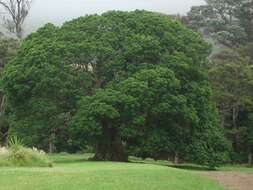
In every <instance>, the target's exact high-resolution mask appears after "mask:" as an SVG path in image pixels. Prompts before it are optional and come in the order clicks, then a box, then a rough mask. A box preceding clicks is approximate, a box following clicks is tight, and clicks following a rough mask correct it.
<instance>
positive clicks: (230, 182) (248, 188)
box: [201, 172, 253, 190]
mask: <svg viewBox="0 0 253 190" xmlns="http://www.w3.org/2000/svg"><path fill="white" fill-rule="evenodd" d="M201 174H202V175H204V176H206V177H210V178H212V179H215V180H217V181H219V182H220V183H221V184H222V185H224V186H226V187H228V188H230V189H231V190H253V173H252V174H251V173H240V172H201Z"/></svg>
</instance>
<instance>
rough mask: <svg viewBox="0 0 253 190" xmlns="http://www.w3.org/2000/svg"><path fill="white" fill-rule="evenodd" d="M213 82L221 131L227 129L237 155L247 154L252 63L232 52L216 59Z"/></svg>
mask: <svg viewBox="0 0 253 190" xmlns="http://www.w3.org/2000/svg"><path fill="white" fill-rule="evenodd" d="M210 79H211V81H212V84H213V88H214V92H215V95H214V98H215V101H216V103H217V106H218V108H219V111H220V118H221V127H222V128H226V130H227V136H228V138H230V139H231V141H232V142H233V146H234V150H235V152H237V153H242V152H243V151H246V152H247V151H248V150H244V149H243V147H242V146H244V145H243V141H244V138H245V137H244V132H245V131H248V129H245V125H244V123H245V121H244V120H246V118H245V117H246V116H245V114H246V115H248V110H251V107H252V89H253V73H252V67H251V66H250V62H249V59H247V58H245V57H243V56H241V55H240V54H239V53H238V52H235V51H231V50H230V51H228V50H227V51H224V52H222V53H220V54H219V55H216V56H215V57H214V58H213V65H212V66H211V69H210ZM242 117H243V118H244V119H243V118H242ZM247 127H249V128H250V127H251V126H250V125H247ZM249 130H250V129H249ZM249 134H251V133H250V132H249ZM246 138H247V137H246Z"/></svg>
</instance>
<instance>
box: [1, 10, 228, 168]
mask: <svg viewBox="0 0 253 190" xmlns="http://www.w3.org/2000/svg"><path fill="white" fill-rule="evenodd" d="M209 53H210V46H209V45H208V44H207V43H205V42H204V41H203V40H202V39H201V38H200V36H199V35H198V34H196V33H194V32H192V31H191V30H189V29H187V28H186V27H184V26H183V25H182V24H180V23H179V22H176V21H173V20H170V19H168V17H167V16H164V15H161V14H156V13H151V12H146V11H134V12H118V11H112V12H107V13H104V14H102V15H88V16H85V17H80V18H78V19H75V20H72V21H70V22H66V23H65V24H64V25H63V26H62V27H60V28H58V27H55V26H53V25H52V24H47V25H46V26H44V27H43V28H41V29H39V30H38V31H37V32H36V33H34V34H31V35H30V36H29V37H28V38H27V39H26V40H25V41H24V43H23V44H22V46H21V48H20V49H19V51H18V54H17V56H16V57H15V59H13V60H12V62H10V64H9V65H8V66H7V67H6V69H5V70H4V74H3V77H2V85H3V88H4V91H5V93H6V95H7V97H8V105H9V109H10V115H9V117H10V118H11V121H12V132H13V133H18V134H21V135H22V134H23V136H24V138H25V140H26V141H27V142H28V143H30V144H34V143H35V144H38V145H40V146H42V148H45V147H48V148H49V149H50V150H51V151H52V150H57V151H62V150H72V151H73V150H74V151H75V150H77V149H80V148H81V147H82V146H86V145H88V146H92V147H93V148H94V150H95V152H96V154H95V157H94V159H97V160H126V159H127V156H128V155H137V156H142V157H144V158H145V157H154V158H157V159H158V158H166V159H168V158H169V157H171V156H173V157H175V160H191V161H194V162H197V163H201V164H207V165H209V166H211V167H214V166H216V165H217V164H219V163H220V162H222V161H224V159H225V157H226V155H225V153H224V152H225V151H226V146H227V145H226V141H225V140H224V138H223V132H222V130H220V129H219V125H218V120H217V118H218V117H217V112H216V109H215V107H214V105H213V103H212V101H211V88H210V84H209V82H208V78H207V73H206V70H205V64H206V57H207V56H208V55H209ZM40 146H38V147H40Z"/></svg>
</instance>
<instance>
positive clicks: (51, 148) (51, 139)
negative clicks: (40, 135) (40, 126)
mask: <svg viewBox="0 0 253 190" xmlns="http://www.w3.org/2000/svg"><path fill="white" fill-rule="evenodd" d="M54 142H55V131H53V132H52V133H51V135H50V137H49V147H48V148H49V150H48V152H49V153H54V152H55V150H56V147H55V144H54Z"/></svg>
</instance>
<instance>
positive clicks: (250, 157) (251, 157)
mask: <svg viewBox="0 0 253 190" xmlns="http://www.w3.org/2000/svg"><path fill="white" fill-rule="evenodd" d="M252 161H253V146H252V147H251V148H250V151H249V155H248V164H249V166H252V165H253V162H252Z"/></svg>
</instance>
